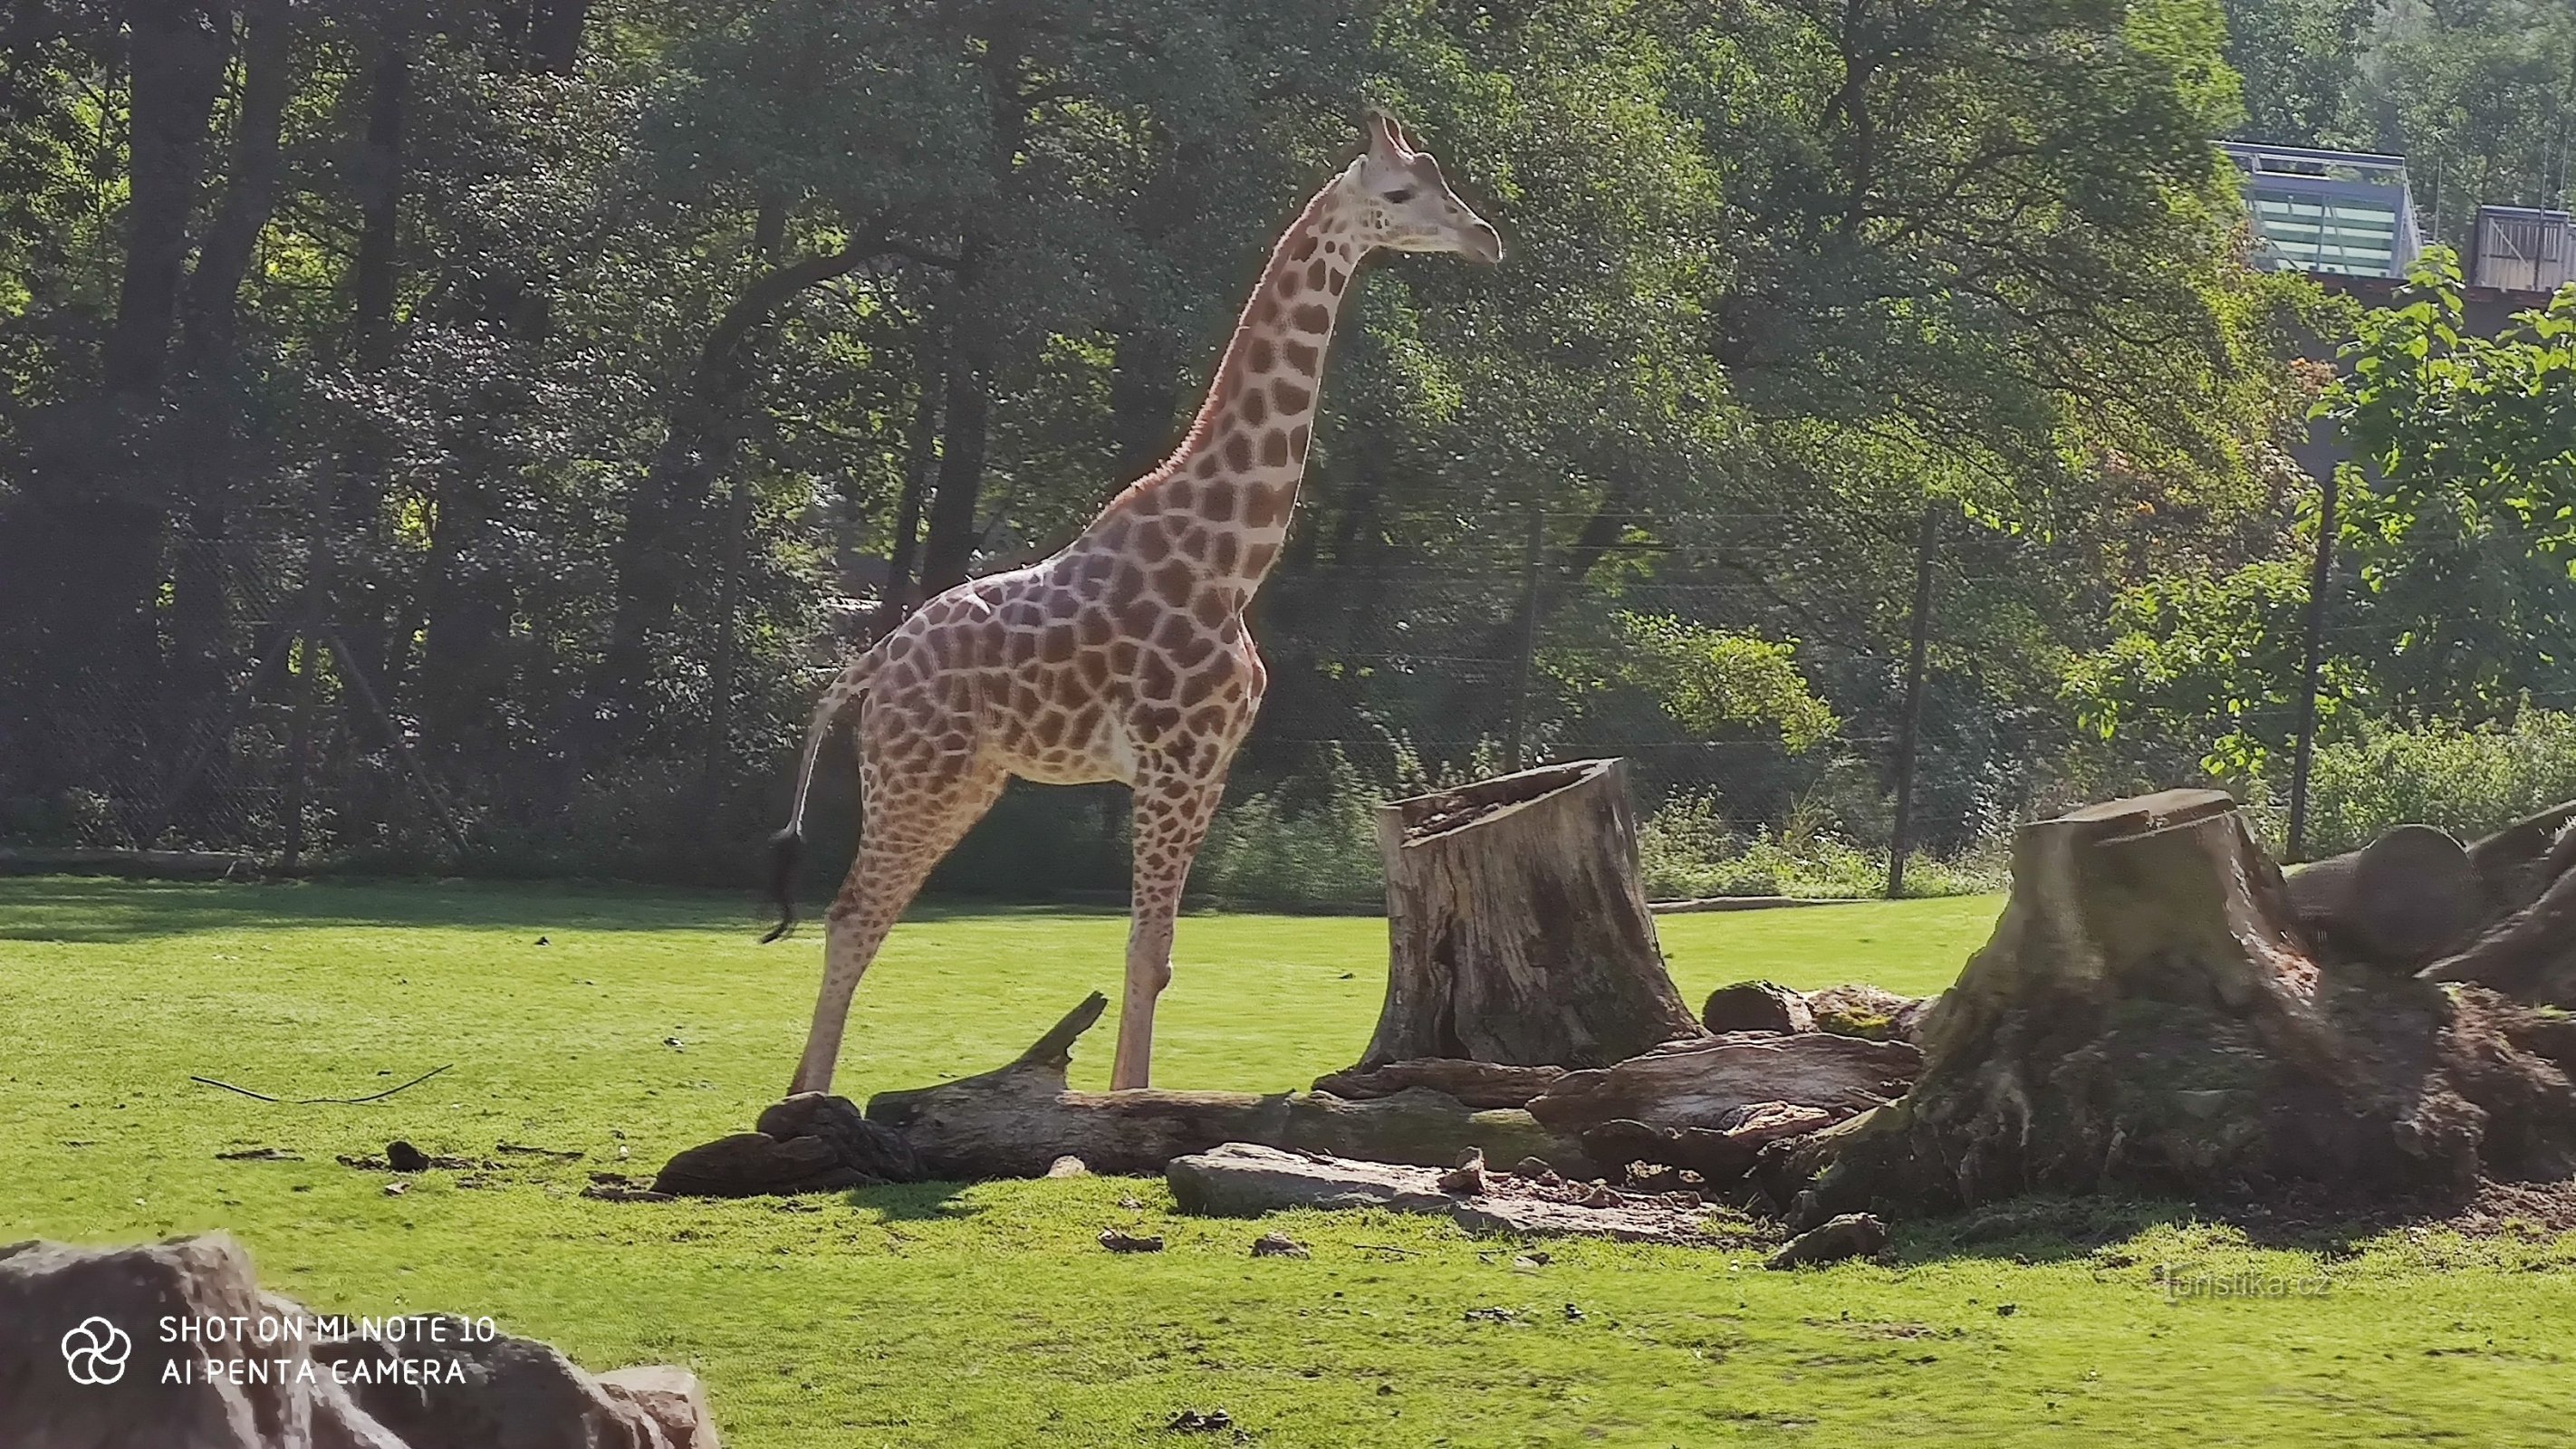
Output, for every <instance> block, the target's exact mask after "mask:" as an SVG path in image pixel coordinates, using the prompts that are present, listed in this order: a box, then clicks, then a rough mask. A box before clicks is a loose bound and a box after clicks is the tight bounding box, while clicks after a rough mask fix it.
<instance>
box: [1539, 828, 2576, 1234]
mask: <svg viewBox="0 0 2576 1449" xmlns="http://www.w3.org/2000/svg"><path fill="white" fill-rule="evenodd" d="M2405 848H2406V849H2409V850H2412V849H2415V848H2416V847H2415V846H2408V847H2405ZM2529 1014H2530V1013H2529V1012H2528V1009H2526V1008H2521V1007H2517V1006H2516V1005H2514V1004H2513V1003H2510V1002H2506V1001H2503V1000H2501V999H2499V998H2497V997H2495V996H2494V995H2492V994H2490V993H2485V992H2480V991H2465V992H2460V993H2458V994H2456V995H2454V994H2449V993H2446V992H2445V991H2444V990H2443V989H2442V988H2441V987H2440V986H2438V985H2436V984H2434V983H2432V982H2428V981H2424V980H2420V979H2417V978H2415V977H2412V976H2406V975H2399V974H2394V973H2392V972H2390V971H2389V970H2387V969H2384V968H2383V967H2381V966H2376V965H2372V964H2368V963H2365V962H2361V961H2355V960H2350V959H2345V958H2342V957H2339V956H2338V955H2337V954H2336V953H2334V952H2332V951H2328V950H2321V949H2319V946H2318V943H2317V940H2316V938H2315V937H2314V936H2313V935H2312V934H2311V932H2310V931H2309V930H2308V929H2307V927H2306V926H2305V925H2304V924H2303V921H2302V917H2301V914H2300V911H2299V910H2298V908H2297V906H2296V905H2295V904H2294V901H2293V898H2292V893H2291V892H2290V890H2289V888H2288V886H2287V884H2286V883H2285V882H2284V880H2283V878H2282V874H2281V871H2280V869H2279V868H2278V867H2277V866H2276V865H2275V864H2274V863H2273V862H2272V860H2271V859H2270V858H2269V857H2267V856H2266V855H2264V854H2263V853H2262V851H2261V850H2260V849H2259V848H2257V847H2256V846H2255V844H2254V842H2253V839H2252V837H2251V836H2250V835H2249V834H2248V833H2247V831H2246V829H2245V825H2244V822H2243V821H2242V820H2241V819H2240V818H2239V816H2238V814H2237V812H2236V808H2235V804H2234V802H2233V801H2232V800H2230V799H2229V798H2228V797H2227V796H2226V795H2224V794H2221V793H2219V792H2216V791H2207V790H2174V791H2166V792H2163V793H2161V794H2156V795H2148V796H2141V797H2138V798H2135V799H2128V800H2114V801H2110V802H2106V803H2104V804H2099V805H2093V806H2088V807H2086V808H2084V809H2081V810H2077V811H2074V812H2072V813H2070V814H2067V815H2065V816H2061V817H2059V818H2058V819H2055V820H2046V821H2039V822H2036V823H2034V824H2030V825H2026V826H2024V827H2022V829H2021V830H2020V831H2019V832H2018V833H2017V835H2016V836H2015V838H2014V842H2013V884H2012V895H2011V898H2010V900H2009V901H2008V903H2007V904H2006V906H2005V908H2004V912H2003V915H2002V917H2001V918H2000V919H1999V920H1998V921H1997V922H1996V926H1995V933H1994V936H1993V938H1992V939H1991V940H1990V941H1988V942H1987V944H1986V945H1985V947H1984V948H1983V949H1981V950H1980V951H1978V952H1977V953H1976V955H1974V956H1973V957H1971V958H1970V959H1969V961H1968V964H1967V967H1966V969H1965V970H1964V971H1963V972H1962V973H1961V974H1960V977H1959V980H1958V982H1957V984H1956V985H1954V986H1953V987H1952V988H1951V989H1950V990H1949V991H1948V992H1947V993H1946V994H1944V995H1943V996H1942V997H1941V998H1940V999H1939V1001H1938V1003H1937V1004H1936V1005H1935V1006H1934V1007H1933V1008H1932V1009H1931V1010H1930V1012H1929V1013H1928V1015H1927V1016H1926V1018H1925V1020H1924V1022H1923V1024H1922V1029H1921V1039H1922V1043H1923V1055H1924V1060H1923V1068H1922V1073H1921V1075H1920V1077H1919V1078H1918V1079H1917V1080H1916V1082H1915V1083H1914V1086H1913V1089H1912V1090H1911V1091H1910V1092H1908V1093H1907V1094H1906V1095H1905V1096H1904V1097H1903V1098H1902V1099H1900V1100H1899V1101H1897V1102H1896V1103H1894V1104H1892V1105H1890V1106H1888V1107H1884V1108H1881V1109H1879V1110H1877V1111H1876V1112H1873V1113H1871V1114H1870V1116H1869V1118H1868V1120H1867V1121H1866V1122H1863V1123H1861V1124H1859V1125H1858V1126H1855V1127H1853V1128H1851V1129H1850V1130H1848V1131H1846V1132H1839V1133H1837V1134H1835V1135H1834V1136H1833V1137H1832V1138H1831V1139H1829V1140H1830V1143H1831V1165H1830V1166H1829V1167H1827V1168H1826V1169H1825V1170H1824V1173H1823V1176H1822V1177H1821V1178H1819V1179H1817V1180H1816V1181H1815V1183H1814V1185H1813V1187H1812V1189H1811V1190H1809V1191H1806V1192H1804V1193H1803V1194H1801V1201H1800V1202H1799V1203H1798V1204H1797V1205H1796V1207H1795V1209H1794V1210H1793V1212H1792V1214H1791V1222H1792V1224H1793V1225H1804V1224H1812V1223H1816V1222H1821V1221H1823V1220H1824V1219H1825V1218H1826V1217H1829V1216H1831V1215H1833V1214H1835V1213H1840V1212H1845V1211H1858V1210H1865V1209H1867V1210H1879V1211H1881V1212H1883V1213H1884V1212H1903V1211H1921V1210H1940V1209H1947V1208H1952V1207H1958V1206H1966V1205H1974V1204H1977V1203H1981V1202H1986V1201H1991V1200H1994V1199H1999V1198H2004V1197H2010V1196H2015V1195H2018V1194H2021V1193H2024V1192H2030V1191H2041V1190H2054V1191H2068V1192H2079V1193H2081V1192H2092V1191H2097V1190H2104V1189H2109V1188H2114V1187H2117V1188H2119V1189H2123V1190H2129V1191H2145V1192H2152V1193H2160V1194H2170V1195H2175V1196H2181V1197H2189V1198H2223V1197H2229V1196H2234V1195H2238V1194H2241V1193H2243V1192H2245V1191H2247V1190H2259V1189H2261V1188H2262V1187H2264V1186H2265V1185H2267V1184H2273V1183H2280V1182H2284V1181H2307V1182H2313V1183H2321V1184H2325V1185H2328V1186H2330V1187H2332V1188H2335V1189H2337V1190H2340V1191H2343V1192H2346V1193H2349V1194H2352V1195H2355V1196H2382V1197H2395V1196H2415V1195H2418V1194H2423V1193H2430V1192H2446V1191H2449V1192H2461V1191H2467V1190H2470V1189H2471V1188H2472V1187H2473V1186H2474V1184H2475V1182H2476V1180H2477V1178H2478V1176H2479V1175H2480V1174H2481V1173H2486V1174H2492V1175H2495V1176H2505V1177H2509V1176H2515V1175H2533V1176H2552V1175H2564V1174H2565V1173H2567V1172H2568V1171H2569V1170H2570V1168H2571V1167H2576V1086H2572V1085H2571V1083H2570V1082H2569V1079H2568V1075H2567V1072H2566V1070H2565V1068H2564V1066H2563V1065H2562V1064H2561V1063H2559V1062H2556V1061H2552V1060H2549V1059H2547V1058H2545V1057H2543V1056H2541V1055H2538V1054H2536V1053H2535V1052H2534V1051H2533V1050H2532V1049H2530V1044H2532V1043H2535V1042H2538V1041H2539V1040H2541V1039H2542V1038H2541V1037H2540V1036H2539V1035H2536V1034H2534V1033H2533V1032H2531V1031H2529V1030H2528V1029H2527V1027H2528V1023H2527V1022H2526V1020H2525V1018H2526V1017H2527V1016H2528V1015H2529ZM1790 1040H1803V1038H1791V1039H1790ZM1546 1103H1547V1099H1546V1098H1540V1099H1539V1100H1538V1101H1537V1102H1535V1103H1533V1104H1532V1107H1533V1110H1534V1112H1536V1113H1537V1114H1538V1115H1539V1116H1540V1118H1541V1120H1542V1121H1547V1120H1549V1114H1547V1113H1546V1112H1545V1111H1544V1108H1545V1106H1546ZM1554 1125H1557V1126H1559V1127H1560V1128H1562V1126H1563V1125H1564V1124H1563V1122H1562V1120H1561V1119H1560V1120H1558V1121H1557V1122H1556V1123H1555V1124H1554ZM1815 1140H1816V1139H1808V1141H1809V1142H1813V1141H1815ZM1786 1186H1788V1185H1787V1184H1783V1187H1786ZM1775 1196H1776V1193H1775Z"/></svg>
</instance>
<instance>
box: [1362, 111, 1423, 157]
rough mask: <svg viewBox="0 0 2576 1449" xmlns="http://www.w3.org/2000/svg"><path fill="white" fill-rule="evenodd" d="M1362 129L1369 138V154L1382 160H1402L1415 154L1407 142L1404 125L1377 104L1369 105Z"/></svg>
mask: <svg viewBox="0 0 2576 1449" xmlns="http://www.w3.org/2000/svg"><path fill="white" fill-rule="evenodd" d="M1361 131H1362V134H1363V135H1364V136H1365V137H1366V138H1367V140H1368V149H1369V154H1370V155H1372V156H1374V157H1376V158H1377V159H1379V160H1381V161H1401V160H1404V159H1405V158H1406V157H1408V156H1411V155H1412V154H1413V148H1412V147H1411V146H1410V145H1407V144H1406V143H1405V139H1404V127H1402V126H1400V125H1398V124H1397V123H1396V119H1395V117H1393V116H1391V115H1389V114H1387V113H1386V112H1385V111H1383V110H1380V109H1379V108H1377V107H1376V106H1371V107H1369V110H1368V119H1367V121H1366V122H1365V123H1363V125H1362V127H1361Z"/></svg>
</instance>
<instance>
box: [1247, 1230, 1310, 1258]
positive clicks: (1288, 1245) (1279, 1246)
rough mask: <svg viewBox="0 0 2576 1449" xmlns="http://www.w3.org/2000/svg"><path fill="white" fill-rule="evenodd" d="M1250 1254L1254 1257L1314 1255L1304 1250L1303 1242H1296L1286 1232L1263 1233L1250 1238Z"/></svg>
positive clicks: (1301, 1256) (1306, 1256)
mask: <svg viewBox="0 0 2576 1449" xmlns="http://www.w3.org/2000/svg"><path fill="white" fill-rule="evenodd" d="M1252 1256H1254V1257H1256V1258H1308V1257H1312V1256H1314V1255H1313V1254H1311V1253H1309V1252H1307V1251H1306V1245H1305V1244H1304V1243H1301V1242H1298V1241H1297V1240H1296V1239H1295V1238H1292V1237H1290V1236H1288V1235H1287V1234H1286V1233H1263V1234H1262V1235H1261V1236H1260V1237H1257V1238H1255V1239H1253V1240H1252Z"/></svg>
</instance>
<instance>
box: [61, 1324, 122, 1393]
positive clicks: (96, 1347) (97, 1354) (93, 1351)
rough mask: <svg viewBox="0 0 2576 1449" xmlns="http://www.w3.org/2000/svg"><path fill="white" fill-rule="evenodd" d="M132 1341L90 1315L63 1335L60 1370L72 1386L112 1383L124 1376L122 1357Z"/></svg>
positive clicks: (112, 1325)
mask: <svg viewBox="0 0 2576 1449" xmlns="http://www.w3.org/2000/svg"><path fill="white" fill-rule="evenodd" d="M133 1351H134V1340H132V1339H130V1338H128V1337H126V1336H125V1330H124V1329H122V1328H119V1327H117V1326H116V1325H115V1324H113V1323H110V1322H108V1321H107V1320H106V1319H104V1318H100V1317H97V1316H96V1315H92V1316H91V1317H88V1318H84V1319H82V1320H81V1321H80V1323H79V1325H78V1326H77V1327H75V1328H73V1329H72V1331H71V1332H69V1333H66V1334H64V1335H63V1367H64V1369H66V1370H67V1371H69V1372H70V1374H71V1376H72V1382H73V1383H76V1384H112V1383H115V1382H116V1381H117V1380H118V1379H121V1378H123V1377H125V1359H126V1355H128V1354H130V1353H132V1352H133Z"/></svg>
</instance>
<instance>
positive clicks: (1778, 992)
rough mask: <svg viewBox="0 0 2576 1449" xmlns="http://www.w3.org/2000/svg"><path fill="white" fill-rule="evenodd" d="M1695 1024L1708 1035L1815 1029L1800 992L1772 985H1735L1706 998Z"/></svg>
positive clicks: (1762, 983)
mask: <svg viewBox="0 0 2576 1449" xmlns="http://www.w3.org/2000/svg"><path fill="white" fill-rule="evenodd" d="M1699 1024H1700V1025H1702V1026H1704V1027H1707V1028H1708V1029H1709V1030H1710V1031H1711V1032H1719V1033H1723V1032H1730V1031H1776V1032H1779V1033H1781V1034H1782V1035H1784V1036H1786V1035H1793V1034H1795V1033H1798V1032H1803V1031H1814V1030H1815V1029H1816V1014H1815V1012H1813V1011H1811V1010H1809V1009H1808V1007H1807V997H1806V994H1805V993H1804V992H1799V991H1792V990H1790V989H1789V988H1788V987H1786V986H1783V985H1781V984H1780V983H1778V982H1776V981H1738V982H1736V983H1735V984H1734V985H1732V986H1721V987H1719V988H1717V989H1716V990H1715V991H1712V992H1710V993H1709V994H1708V1001H1707V1003H1706V1004H1705V1005H1703V1006H1701V1007H1700V1009H1699Z"/></svg>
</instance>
